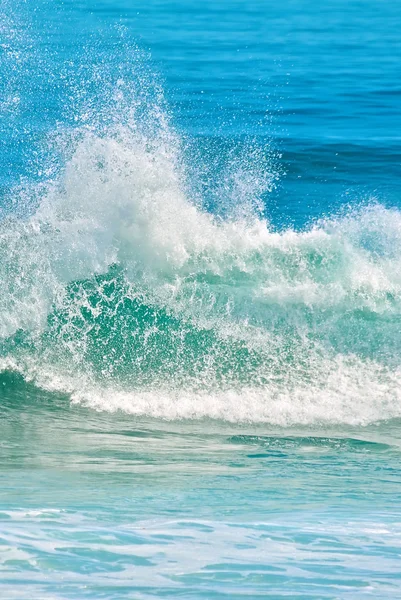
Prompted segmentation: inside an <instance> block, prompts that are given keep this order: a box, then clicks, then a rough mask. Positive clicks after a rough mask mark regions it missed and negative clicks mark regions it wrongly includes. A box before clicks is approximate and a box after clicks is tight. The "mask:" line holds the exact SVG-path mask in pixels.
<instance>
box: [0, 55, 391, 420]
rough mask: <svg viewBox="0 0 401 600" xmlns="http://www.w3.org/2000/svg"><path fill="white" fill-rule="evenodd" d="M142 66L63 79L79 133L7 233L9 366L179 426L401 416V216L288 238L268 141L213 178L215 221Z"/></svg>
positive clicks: (362, 213) (20, 204)
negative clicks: (268, 200)
mask: <svg viewBox="0 0 401 600" xmlns="http://www.w3.org/2000/svg"><path fill="white" fill-rule="evenodd" d="M125 50H126V48H125ZM134 56H135V57H136V58H135V60H134V63H135V64H136V72H135V77H134V75H133V73H132V72H131V73H130V77H131V79H129V78H127V73H126V72H125V70H126V66H124V65H125V64H126V63H123V62H122V61H121V62H120V63H119V64H120V72H119V70H118V69H117V71H116V72H115V73H113V76H112V77H111V75H110V72H109V71H108V70H107V69H106V68H105V66H104V65H100V67H99V69H97V70H95V71H94V74H93V73H92V75H91V76H90V77H89V75H88V72H89V69H87V68H86V67H85V66H84V65H82V66H81V67H80V68H79V69H78V70H77V69H76V67H75V65H73V70H74V69H75V70H77V72H78V76H76V77H75V79H71V78H70V79H69V77H68V76H67V75H66V72H65V73H64V78H65V79H66V81H68V86H69V89H70V96H71V98H73V99H74V111H73V114H74V118H73V121H74V122H75V123H77V125H76V126H75V127H74V128H71V127H70V128H68V129H67V130H64V131H62V130H60V129H58V130H57V132H56V133H55V134H53V136H52V148H53V154H54V156H56V155H57V157H58V158H57V159H54V160H53V163H52V161H51V160H50V163H49V164H50V167H51V165H52V164H53V167H54V164H56V165H57V166H56V167H55V168H53V167H51V168H49V169H48V170H47V171H46V167H45V165H42V166H41V173H46V172H47V173H48V176H47V178H46V177H45V178H44V179H43V177H42V181H41V182H40V183H39V182H38V183H32V182H31V183H30V184H29V185H25V187H24V186H23V187H22V188H21V189H20V191H19V192H18V194H19V195H16V192H15V193H14V197H13V198H12V201H11V203H10V204H11V205H13V206H14V207H15V206H16V207H17V209H16V210H14V211H12V212H11V213H10V214H8V215H6V216H5V217H4V218H3V220H2V221H1V222H0V258H1V260H0V279H1V282H2V293H1V296H0V340H1V342H0V352H1V355H0V356H1V363H0V365H1V368H2V370H3V371H9V370H16V371H18V372H20V373H22V374H23V376H24V377H25V378H26V379H27V380H30V381H33V382H35V384H36V385H38V386H40V387H44V388H47V389H57V390H59V391H64V392H66V393H68V394H69V395H70V396H71V398H72V400H73V401H74V402H81V403H85V404H88V405H90V406H93V407H94V408H97V409H106V410H116V409H122V410H125V411H127V412H130V413H134V414H143V415H150V416H157V417H163V418H167V419H174V418H198V417H213V418H222V419H227V420H229V421H242V420H246V421H251V422H252V421H253V422H257V421H265V422H271V423H278V424H283V425H285V424H291V423H315V422H345V423H360V424H366V423H368V422H373V421H376V420H380V419H388V418H392V417H397V416H401V387H400V376H401V370H400V364H399V360H398V359H397V358H396V357H397V356H399V355H400V349H401V333H400V331H401V328H400V327H399V322H400V315H401V296H400V292H401V275H400V273H401V270H400V261H401V234H400V232H401V214H400V212H399V211H397V210H388V209H386V208H384V207H383V206H381V205H380V204H378V203H375V202H371V203H370V204H369V205H365V206H364V207H360V208H357V209H356V208H353V209H350V210H349V211H348V213H343V214H342V215H341V216H337V217H336V216H332V217H327V218H326V219H322V220H321V221H319V222H315V223H313V224H312V225H310V226H309V227H307V228H304V230H301V231H295V230H292V229H286V230H281V231H279V230H274V229H273V228H272V227H271V225H270V224H269V222H268V220H266V217H265V216H263V210H261V206H262V204H261V197H262V196H263V194H265V193H266V192H268V191H269V190H270V189H272V187H273V186H274V182H275V180H276V178H277V174H276V172H275V169H274V165H273V164H272V162H271V160H270V159H271V156H272V153H271V150H270V149H269V148H267V149H266V148H264V149H263V148H257V147H256V145H255V144H254V145H252V144H251V145H250V149H249V151H248V152H247V154H246V156H243V157H242V159H237V160H234V159H233V160H231V162H230V163H229V164H228V165H227V168H226V169H225V172H224V173H222V174H220V177H218V175H217V174H215V177H216V181H210V182H209V184H210V185H209V188H210V189H214V190H215V191H214V204H213V206H212V210H206V209H205V208H204V206H206V205H207V201H206V199H205V198H202V197H200V194H199V191H196V190H197V186H196V181H195V179H196V169H193V168H192V169H191V170H189V169H188V168H187V167H186V164H188V163H190V162H191V158H190V156H188V152H186V149H185V143H184V141H183V140H181V139H180V137H179V136H178V134H177V133H176V132H175V131H174V128H173V127H172V125H171V123H170V121H171V119H170V118H169V115H168V109H167V106H166V103H165V101H164V99H163V93H162V89H161V87H160V85H159V83H158V82H157V78H156V77H154V76H153V75H152V74H151V73H150V72H149V70H147V68H145V67H144V58H143V56H142V55H141V53H140V52H139V51H136V53H134ZM145 62H146V61H145ZM94 81H95V83H96V89H97V90H99V89H100V90H102V97H100V96H99V92H97V94H98V97H97V98H96V100H95V99H94V98H93V97H92V96H91V90H92V87H91V86H92V84H93V83H94ZM92 91H93V90H92ZM266 157H268V158H266ZM191 177H192V178H193V179H194V181H192V180H191ZM216 190H217V191H216ZM219 207H220V208H221V210H220V208H219Z"/></svg>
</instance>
